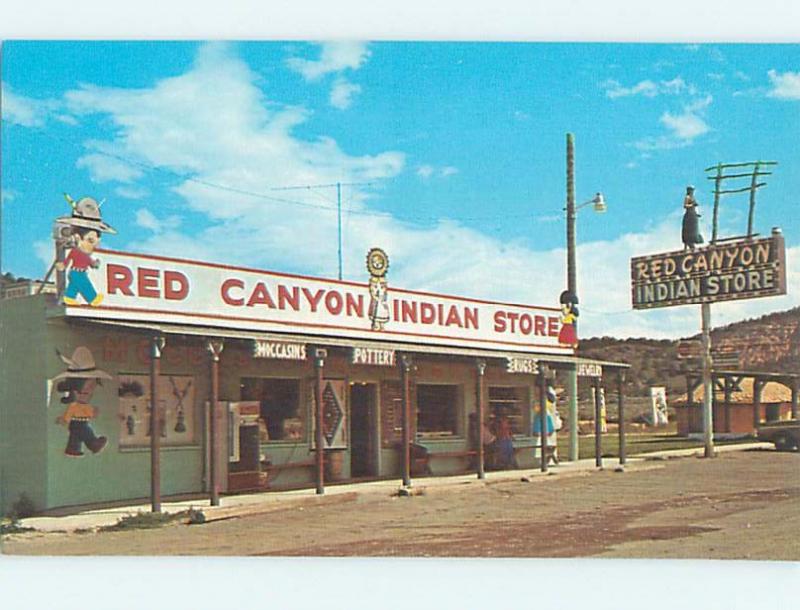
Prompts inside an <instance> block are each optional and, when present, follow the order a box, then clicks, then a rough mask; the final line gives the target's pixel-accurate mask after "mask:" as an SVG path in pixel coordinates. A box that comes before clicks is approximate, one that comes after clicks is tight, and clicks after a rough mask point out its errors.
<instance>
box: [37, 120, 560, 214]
mask: <svg viewBox="0 0 800 610" xmlns="http://www.w3.org/2000/svg"><path fill="white" fill-rule="evenodd" d="M28 129H31V130H32V131H36V132H38V133H40V134H41V135H43V136H45V137H47V138H51V139H55V140H59V141H61V142H64V143H67V144H69V145H70V146H73V147H76V148H80V149H81V150H82V151H86V152H90V153H92V154H98V155H101V156H104V157H108V158H111V159H115V160H117V161H120V162H122V163H126V164H128V165H132V166H135V167H139V168H142V169H147V170H150V171H153V172H157V173H160V174H168V175H171V176H174V177H176V178H179V179H181V180H184V181H186V182H191V183H194V184H199V185H201V186H205V187H207V188H213V189H216V190H221V191H226V192H229V193H234V194H237V195H243V196H247V197H255V198H258V199H263V200H266V201H271V202H275V203H284V204H287V205H295V206H298V207H304V208H309V209H316V210H324V211H329V212H331V211H337V208H336V207H334V205H333V204H334V202H333V201H331V200H329V199H328V198H326V197H324V196H320V195H318V194H316V193H315V190H316V189H318V188H325V187H328V188H330V187H335V186H336V184H337V183H329V184H315V185H308V186H287V187H267V190H270V191H288V190H308V191H309V192H310V193H314V194H315V195H316V196H318V197H319V198H321V199H323V200H324V201H326V202H328V203H331V204H332V205H330V206H323V205H318V204H314V203H308V202H306V201H298V200H296V199H287V198H284V197H275V196H272V195H267V194H265V193H260V192H257V191H251V190H248V189H243V188H239V187H234V186H230V185H225V184H219V183H216V182H211V181H209V180H203V179H201V178H196V177H194V176H191V175H189V174H184V173H181V172H178V171H176V170H173V169H169V168H165V167H159V166H156V165H151V164H149V163H145V162H143V161H138V160H136V159H130V158H128V157H124V156H122V155H118V154H115V153H111V152H107V151H104V150H97V149H93V150H92V149H89V150H87V149H85V148H84V147H83V145H82V144H80V143H79V142H76V141H75V140H70V139H67V138H64V137H61V136H58V135H56V134H53V133H50V132H48V131H45V130H44V129H42V128H36V127H31V128H28ZM341 184H342V185H345V184H353V185H371V184H372V183H341ZM342 211H345V212H347V213H348V214H355V215H358V216H368V217H375V218H394V219H396V220H399V221H402V222H415V221H416V222H446V221H448V220H450V221H462V222H482V221H500V220H517V219H529V220H536V215H534V214H531V213H524V214H493V215H477V216H444V217H443V216H420V215H410V216H407V217H403V216H399V215H397V214H396V213H392V212H389V211H386V212H381V211H369V210H359V209H353V208H345V209H343V210H342ZM554 211H556V210H555V208H554ZM539 216H541V214H540V215H539Z"/></svg>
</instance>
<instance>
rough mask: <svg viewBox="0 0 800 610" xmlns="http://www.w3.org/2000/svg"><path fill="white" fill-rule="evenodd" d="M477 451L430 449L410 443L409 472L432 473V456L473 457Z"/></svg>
mask: <svg viewBox="0 0 800 610" xmlns="http://www.w3.org/2000/svg"><path fill="white" fill-rule="evenodd" d="M476 455H478V452H477V451H475V450H460V451H430V450H429V449H428V448H427V447H425V446H423V445H419V444H416V443H415V444H412V445H411V474H412V475H421V474H425V475H432V474H433V471H432V470H431V459H432V458H451V457H455V458H458V457H466V458H469V457H475V456H476Z"/></svg>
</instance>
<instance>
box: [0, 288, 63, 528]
mask: <svg viewBox="0 0 800 610" xmlns="http://www.w3.org/2000/svg"><path fill="white" fill-rule="evenodd" d="M44 311H45V295H41V296H34V297H26V298H19V299H10V300H4V301H0V513H3V514H6V513H7V512H8V511H9V510H10V509H11V506H12V505H13V504H14V503H15V502H16V501H17V500H18V499H19V497H20V495H21V494H25V495H26V496H27V497H28V498H30V499H31V500H32V501H33V503H34V505H35V507H36V509H37V510H41V509H42V508H44V507H45V506H46V505H47V503H48V499H47V490H46V474H45V473H46V455H47V451H46V442H47V440H46V432H45V428H46V426H47V418H48V415H49V413H47V408H46V398H45V397H46V393H47V385H46V377H45V375H44V374H43V369H44V360H45V353H46V352H47V350H48V345H47V341H46V336H45V325H44V319H45V317H44ZM53 355H55V354H53Z"/></svg>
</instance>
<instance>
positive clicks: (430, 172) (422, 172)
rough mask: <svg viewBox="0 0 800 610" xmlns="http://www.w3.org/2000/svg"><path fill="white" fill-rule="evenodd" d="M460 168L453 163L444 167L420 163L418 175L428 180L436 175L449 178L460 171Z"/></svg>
mask: <svg viewBox="0 0 800 610" xmlns="http://www.w3.org/2000/svg"><path fill="white" fill-rule="evenodd" d="M458 171H459V170H458V168H457V167H454V166H452V165H445V166H444V167H435V166H433V165H428V164H425V165H420V166H419V167H418V168H417V176H419V177H420V178H422V179H423V180H428V179H429V178H432V177H434V176H436V177H439V178H449V177H450V176H454V175H456V174H457V173H458Z"/></svg>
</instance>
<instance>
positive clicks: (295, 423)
mask: <svg viewBox="0 0 800 610" xmlns="http://www.w3.org/2000/svg"><path fill="white" fill-rule="evenodd" d="M300 396H301V393H300V380H299V379H279V378H266V377H243V378H242V380H241V399H242V400H253V401H257V402H258V403H259V414H260V420H261V421H260V422H259V426H260V433H259V436H260V439H261V440H262V441H264V442H273V441H300V440H304V439H305V438H306V426H305V418H304V417H303V414H302V410H301V406H300Z"/></svg>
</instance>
